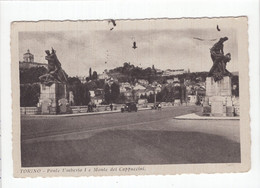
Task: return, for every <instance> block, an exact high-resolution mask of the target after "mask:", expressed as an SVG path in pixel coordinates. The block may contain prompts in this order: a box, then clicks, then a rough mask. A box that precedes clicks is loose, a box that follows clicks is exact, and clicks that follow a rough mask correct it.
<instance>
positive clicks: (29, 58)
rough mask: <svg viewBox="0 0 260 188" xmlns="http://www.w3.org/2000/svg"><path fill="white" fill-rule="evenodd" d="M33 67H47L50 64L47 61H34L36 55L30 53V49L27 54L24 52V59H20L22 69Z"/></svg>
mask: <svg viewBox="0 0 260 188" xmlns="http://www.w3.org/2000/svg"><path fill="white" fill-rule="evenodd" d="M32 67H45V68H48V64H46V63H37V62H34V55H33V54H31V53H30V50H29V49H28V50H27V52H26V53H25V54H23V61H19V68H20V69H30V68H32Z"/></svg>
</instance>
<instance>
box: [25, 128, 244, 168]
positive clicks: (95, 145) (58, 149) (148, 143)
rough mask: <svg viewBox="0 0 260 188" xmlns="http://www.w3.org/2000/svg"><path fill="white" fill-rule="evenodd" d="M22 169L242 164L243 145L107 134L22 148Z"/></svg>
mask: <svg viewBox="0 0 260 188" xmlns="http://www.w3.org/2000/svg"><path fill="white" fill-rule="evenodd" d="M21 151H22V153H21V157H22V167H46V166H88V165H145V164H147V165H148V164H191V163H239V162H240V144H239V143H236V142H234V141H231V140H228V139H226V138H224V137H221V136H216V135H211V134H205V133H198V132H181V131H156V130H107V131H103V132H99V133H96V134H94V135H93V136H92V137H89V138H86V139H81V140H65V141H44V142H35V143H27V144H25V143H23V142H22V145H21Z"/></svg>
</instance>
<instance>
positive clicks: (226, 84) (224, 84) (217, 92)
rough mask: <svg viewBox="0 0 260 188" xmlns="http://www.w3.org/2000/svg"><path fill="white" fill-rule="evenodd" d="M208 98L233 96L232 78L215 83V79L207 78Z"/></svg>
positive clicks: (225, 78)
mask: <svg viewBox="0 0 260 188" xmlns="http://www.w3.org/2000/svg"><path fill="white" fill-rule="evenodd" d="M206 96H231V78H230V77H229V76H225V77H224V78H223V79H222V80H220V81H217V82H215V81H214V79H213V77H207V78H206Z"/></svg>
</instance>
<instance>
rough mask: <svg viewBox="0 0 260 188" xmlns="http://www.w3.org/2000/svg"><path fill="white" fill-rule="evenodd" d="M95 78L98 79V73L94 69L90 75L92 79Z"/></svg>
mask: <svg viewBox="0 0 260 188" xmlns="http://www.w3.org/2000/svg"><path fill="white" fill-rule="evenodd" d="M96 79H98V75H97V72H96V71H94V72H93V75H92V80H96Z"/></svg>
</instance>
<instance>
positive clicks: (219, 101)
mask: <svg viewBox="0 0 260 188" xmlns="http://www.w3.org/2000/svg"><path fill="white" fill-rule="evenodd" d="M231 89H232V88H231V78H230V77H229V76H225V77H224V78H223V79H222V80H220V81H217V82H215V81H214V79H213V78H212V77H207V79H206V97H205V102H204V104H203V113H204V114H205V115H211V116H233V115H234V108H232V107H233V102H232V97H231V95H232V93H231ZM209 108H210V110H209ZM209 111H210V112H209ZM205 112H208V114H206V113H205Z"/></svg>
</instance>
